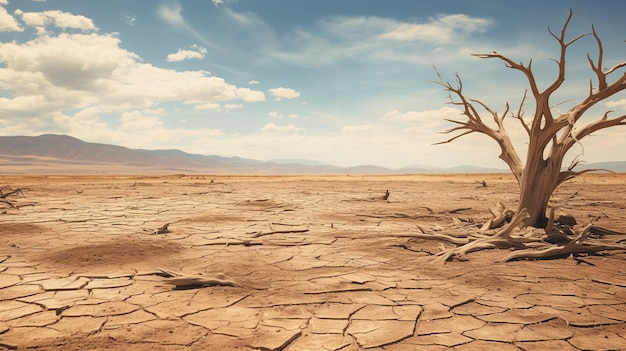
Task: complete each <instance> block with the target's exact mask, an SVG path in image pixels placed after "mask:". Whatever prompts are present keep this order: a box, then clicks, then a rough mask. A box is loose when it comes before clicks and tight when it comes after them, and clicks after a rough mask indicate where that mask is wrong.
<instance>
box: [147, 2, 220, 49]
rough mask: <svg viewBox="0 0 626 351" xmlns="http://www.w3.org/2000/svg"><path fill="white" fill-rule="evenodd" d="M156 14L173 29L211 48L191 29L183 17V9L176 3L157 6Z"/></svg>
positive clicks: (206, 41) (205, 40)
mask: <svg viewBox="0 0 626 351" xmlns="http://www.w3.org/2000/svg"><path fill="white" fill-rule="evenodd" d="M157 13H158V15H159V17H161V19H163V20H164V21H165V22H167V23H169V24H170V25H172V26H174V27H175V28H178V29H182V30H184V31H186V32H187V33H189V34H191V35H192V36H193V37H194V38H196V39H198V40H199V41H200V42H202V43H203V44H205V45H207V46H210V47H213V44H211V43H210V42H209V41H208V40H207V39H206V38H205V37H204V36H203V35H202V34H200V32H198V31H197V30H195V29H194V28H193V27H191V26H190V25H189V24H188V23H187V21H186V20H185V18H184V17H183V8H182V7H181V6H180V4H179V3H178V2H176V1H173V2H171V3H169V4H167V5H161V6H159V8H158V10H157Z"/></svg>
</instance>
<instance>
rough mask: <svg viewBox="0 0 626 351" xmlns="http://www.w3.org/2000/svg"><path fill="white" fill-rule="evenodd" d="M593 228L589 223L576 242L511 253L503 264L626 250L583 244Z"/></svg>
mask: <svg viewBox="0 0 626 351" xmlns="http://www.w3.org/2000/svg"><path fill="white" fill-rule="evenodd" d="M592 228H593V223H589V224H588V225H587V226H586V227H585V228H584V229H583V231H582V232H581V233H580V234H578V236H576V238H574V240H572V241H570V242H567V243H565V244H561V245H557V246H551V247H547V248H544V249H525V250H520V251H516V252H513V253H511V254H510V255H508V256H506V257H505V258H504V259H503V260H502V262H508V261H513V260H520V259H536V260H545V259H550V258H561V257H568V256H569V255H571V254H574V253H591V252H598V251H606V250H626V246H624V245H619V244H615V245H603V244H592V243H583V242H584V241H585V240H587V239H588V238H589V235H590V234H591V229H592Z"/></svg>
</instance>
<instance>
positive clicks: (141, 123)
mask: <svg viewBox="0 0 626 351" xmlns="http://www.w3.org/2000/svg"><path fill="white" fill-rule="evenodd" d="M120 121H121V122H122V125H121V126H120V127H119V130H121V131H145V130H149V131H155V130H157V129H163V122H162V121H161V120H160V119H159V118H157V117H154V116H146V115H145V114H143V113H142V112H140V111H130V112H124V113H123V114H122V117H121V119H120Z"/></svg>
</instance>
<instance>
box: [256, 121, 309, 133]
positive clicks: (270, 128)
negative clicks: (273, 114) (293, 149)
mask: <svg viewBox="0 0 626 351" xmlns="http://www.w3.org/2000/svg"><path fill="white" fill-rule="evenodd" d="M301 130H304V129H303V128H300V127H296V126H295V125H293V124H288V125H285V126H278V125H276V124H274V123H268V124H266V125H264V126H263V128H261V131H262V132H265V133H289V132H299V131H301Z"/></svg>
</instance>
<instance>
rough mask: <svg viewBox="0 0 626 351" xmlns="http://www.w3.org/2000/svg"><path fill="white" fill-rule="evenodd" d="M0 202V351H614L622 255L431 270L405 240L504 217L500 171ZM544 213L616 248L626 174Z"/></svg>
mask: <svg viewBox="0 0 626 351" xmlns="http://www.w3.org/2000/svg"><path fill="white" fill-rule="evenodd" d="M483 181H484V182H485V185H486V186H483V183H482V182H483ZM0 186H11V187H12V188H13V189H16V188H23V189H24V190H23V191H22V196H17V197H12V198H11V199H12V200H14V201H15V204H16V205H18V206H19V209H10V208H8V207H3V208H0V349H17V350H26V349H37V350H102V349H106V350H131V351H136V350H146V351H147V350H287V351H294V350H333V351H334V350H344V351H348V350H365V349H367V350H388V351H400V350H425V351H440V350H503V351H506V350H525V351H534V350H619V349H626V252H624V251H613V252H603V253H601V254H599V255H579V256H577V257H572V256H570V257H567V258H563V259H556V260H544V261H529V260H522V261H514V262H508V263H497V262H498V259H499V257H502V256H503V255H505V254H506V252H502V251H498V250H489V251H481V252H476V253H471V254H469V255H467V256H466V257H464V259H465V260H463V261H458V260H455V261H452V262H447V263H446V264H445V265H438V264H433V263H430V262H429V261H428V258H429V257H430V256H431V255H433V254H436V253H437V252H438V251H439V250H441V249H442V248H445V247H449V246H448V245H447V244H443V243H440V242H437V241H430V240H424V239H420V238H416V237H415V234H416V233H422V230H423V231H425V232H429V233H444V234H446V233H459V232H463V231H468V230H478V229H477V226H479V225H480V223H482V222H485V221H486V220H488V219H489V218H490V216H491V215H490V213H489V208H490V207H492V206H493V205H494V203H495V202H497V201H501V202H502V203H504V204H505V205H506V206H507V207H509V208H513V209H514V208H515V202H516V196H517V190H518V189H517V185H516V183H515V182H514V180H513V178H512V177H511V176H509V175H507V174H490V175H484V174H474V175H398V176H356V175H351V176H347V175H346V176H223V175H220V176H208V175H182V174H181V175H167V176H166V175H154V176H149V175H143V176H87V175H83V176H80V175H78V176H52V175H49V176H41V175H39V176H35V175H3V176H0ZM5 190H6V189H5ZM386 191H389V197H388V199H387V200H383V198H382V197H383V195H384V194H385V193H386ZM551 206H552V207H553V208H555V209H556V213H557V215H559V214H566V215H572V216H574V217H575V218H576V220H577V222H578V224H577V225H576V226H575V227H574V229H577V228H581V227H583V226H584V225H586V224H588V223H589V222H591V221H596V224H597V225H598V226H601V227H604V228H607V229H612V230H615V231H622V232H624V231H626V175H624V174H588V175H585V176H582V177H579V178H577V179H574V180H572V181H569V182H567V183H565V184H564V185H563V186H562V187H560V188H559V189H558V190H557V192H556V193H555V194H554V197H553V201H552V203H551ZM472 222H474V223H476V224H475V225H472V224H471V223H472ZM597 239H598V240H607V241H609V242H612V243H615V242H622V243H624V242H626V236H625V235H621V234H611V235H605V236H603V237H602V238H597ZM177 286H178V287H177Z"/></svg>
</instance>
